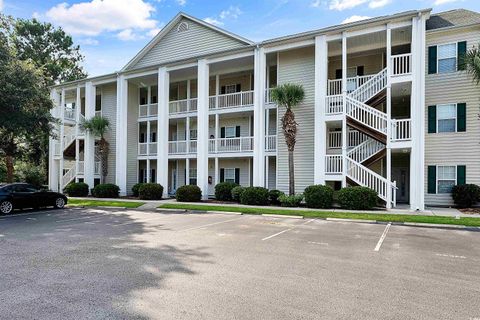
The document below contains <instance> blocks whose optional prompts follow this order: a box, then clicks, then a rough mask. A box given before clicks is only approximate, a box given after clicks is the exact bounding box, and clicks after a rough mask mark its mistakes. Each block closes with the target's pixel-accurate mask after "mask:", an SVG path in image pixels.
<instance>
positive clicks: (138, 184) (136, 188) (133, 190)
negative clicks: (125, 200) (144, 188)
mask: <svg viewBox="0 0 480 320" xmlns="http://www.w3.org/2000/svg"><path fill="white" fill-rule="evenodd" d="M142 184H143V183H137V184H134V185H133V187H132V193H133V196H134V197H138V189H139V188H140V186H141V185H142Z"/></svg>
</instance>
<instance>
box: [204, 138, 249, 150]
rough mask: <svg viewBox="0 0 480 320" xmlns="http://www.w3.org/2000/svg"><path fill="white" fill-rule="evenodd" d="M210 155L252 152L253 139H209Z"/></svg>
mask: <svg viewBox="0 0 480 320" xmlns="http://www.w3.org/2000/svg"><path fill="white" fill-rule="evenodd" d="M208 151H209V152H210V153H219V152H248V151H253V137H238V138H221V139H210V141H209V144H208Z"/></svg>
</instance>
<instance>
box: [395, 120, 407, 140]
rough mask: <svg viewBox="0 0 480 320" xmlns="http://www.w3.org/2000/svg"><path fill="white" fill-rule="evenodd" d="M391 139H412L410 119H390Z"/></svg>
mask: <svg viewBox="0 0 480 320" xmlns="http://www.w3.org/2000/svg"><path fill="white" fill-rule="evenodd" d="M391 123H392V141H405V140H411V139H412V126H411V123H412V120H411V119H392V122H391Z"/></svg>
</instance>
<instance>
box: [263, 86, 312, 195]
mask: <svg viewBox="0 0 480 320" xmlns="http://www.w3.org/2000/svg"><path fill="white" fill-rule="evenodd" d="M304 97H305V91H304V90H303V86H301V85H298V84H293V83H285V84H282V85H280V86H278V87H276V88H273V90H272V92H271V99H272V100H273V101H274V102H275V103H277V104H278V105H279V106H283V107H284V108H285V114H284V115H283V117H282V129H283V135H284V137H285V143H286V144H287V149H288V178H289V186H288V193H289V194H290V195H294V194H295V172H294V165H293V151H294V150H295V143H296V142H297V126H298V123H297V122H296V121H295V114H294V113H293V110H292V109H293V108H294V107H296V106H298V105H299V104H300V103H301V102H302V101H303V98H304Z"/></svg>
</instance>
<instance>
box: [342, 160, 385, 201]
mask: <svg viewBox="0 0 480 320" xmlns="http://www.w3.org/2000/svg"><path fill="white" fill-rule="evenodd" d="M345 160H346V161H347V175H348V177H349V178H350V179H352V180H353V181H355V182H356V183H358V184H360V185H362V186H366V187H368V188H370V189H373V190H375V191H376V192H377V194H378V196H379V197H380V199H382V200H385V201H388V200H387V188H389V187H391V182H389V181H388V180H387V179H386V178H384V177H382V176H381V175H379V174H378V173H376V172H374V171H372V170H370V169H368V168H367V167H365V166H363V165H362V164H360V163H358V162H357V161H355V160H353V159H351V158H349V157H347V158H346V159H345Z"/></svg>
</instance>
